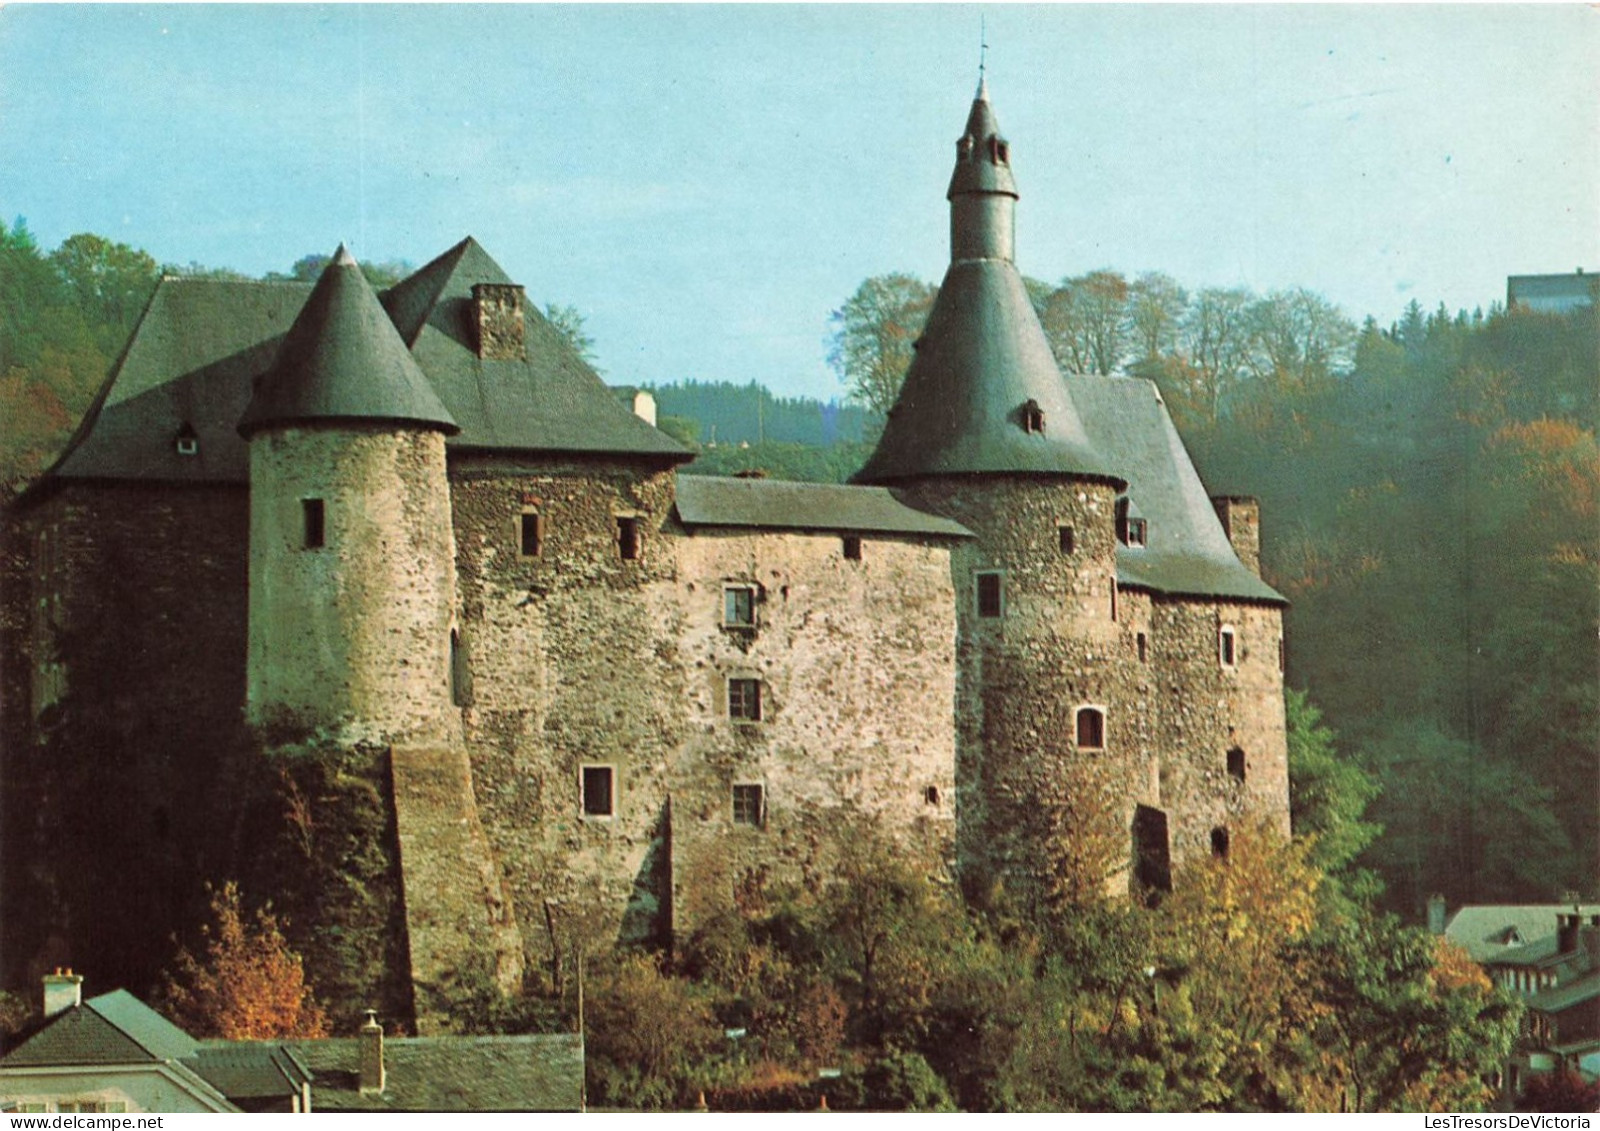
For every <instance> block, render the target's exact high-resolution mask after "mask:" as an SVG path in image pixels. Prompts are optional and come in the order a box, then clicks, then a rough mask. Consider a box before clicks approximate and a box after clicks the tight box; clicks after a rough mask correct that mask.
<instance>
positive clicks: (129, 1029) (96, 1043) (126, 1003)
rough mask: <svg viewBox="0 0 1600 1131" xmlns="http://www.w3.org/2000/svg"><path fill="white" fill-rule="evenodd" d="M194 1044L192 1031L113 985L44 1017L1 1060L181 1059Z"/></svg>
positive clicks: (22, 1063) (10, 1063)
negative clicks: (66, 1008) (175, 1023)
mask: <svg viewBox="0 0 1600 1131" xmlns="http://www.w3.org/2000/svg"><path fill="white" fill-rule="evenodd" d="M197 1047H198V1046H197V1044H196V1042H195V1040H194V1038H193V1037H191V1036H189V1034H187V1033H185V1032H184V1031H183V1030H182V1029H180V1028H178V1027H177V1026H176V1025H174V1024H173V1023H172V1022H170V1021H168V1020H167V1019H166V1018H165V1017H163V1016H161V1014H159V1013H157V1012H156V1011H155V1010H153V1009H151V1008H150V1007H149V1006H148V1005H146V1004H144V1002H142V1001H140V1000H139V999H138V998H136V997H134V996H133V995H132V994H130V993H128V991H126V990H113V991H112V992H111V993H108V994H101V995H99V996H98V997H92V998H90V999H89V1000H88V1001H86V1002H84V1003H83V1004H82V1005H78V1006H74V1007H73V1008H71V1009H68V1010H64V1011H63V1012H61V1013H58V1014H56V1015H55V1016H54V1017H51V1018H48V1019H46V1020H45V1021H44V1022H43V1024H42V1026H41V1028H40V1029H39V1030H38V1031H37V1032H35V1033H34V1034H33V1036H31V1037H29V1038H28V1039H27V1040H25V1041H23V1042H22V1044H20V1045H18V1046H17V1047H16V1048H14V1049H12V1050H11V1052H10V1053H8V1054H7V1055H6V1056H5V1057H4V1059H0V1065H3V1066H4V1067H6V1068H22V1067H33V1066H48V1065H66V1064H74V1065H75V1064H139V1063H153V1062H159V1061H166V1060H177V1059H180V1058H182V1057H185V1056H188V1055H190V1054H191V1053H193V1052H194V1051H195V1049H196V1048H197Z"/></svg>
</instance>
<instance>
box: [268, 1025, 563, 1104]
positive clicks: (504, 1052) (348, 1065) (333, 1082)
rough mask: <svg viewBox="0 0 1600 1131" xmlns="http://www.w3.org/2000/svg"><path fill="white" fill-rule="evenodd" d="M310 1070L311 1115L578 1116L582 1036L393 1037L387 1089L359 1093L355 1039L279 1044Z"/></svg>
mask: <svg viewBox="0 0 1600 1131" xmlns="http://www.w3.org/2000/svg"><path fill="white" fill-rule="evenodd" d="M282 1043H283V1045H284V1047H285V1048H287V1049H289V1050H290V1051H291V1052H293V1053H294V1055H295V1056H296V1057H297V1058H298V1059H299V1060H300V1061H301V1062H302V1063H303V1064H305V1065H306V1067H307V1068H309V1069H310V1071H311V1074H312V1077H313V1083H312V1086H311V1109H312V1111H314V1112H315V1111H578V1110H579V1109H580V1108H581V1106H582V1102H583V1038H582V1037H579V1036H578V1035H576V1034H543V1035H536V1036H515V1037H392V1038H389V1039H387V1040H385V1041H384V1043H383V1059H384V1068H385V1083H384V1090H383V1092H382V1094H380V1095H363V1094H362V1093H361V1090H360V1086H359V1085H360V1066H361V1041H360V1038H357V1037H344V1038H333V1039H329V1040H317V1041H284V1042H282Z"/></svg>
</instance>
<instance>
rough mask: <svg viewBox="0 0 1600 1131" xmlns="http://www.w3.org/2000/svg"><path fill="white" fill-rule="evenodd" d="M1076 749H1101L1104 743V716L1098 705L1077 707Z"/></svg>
mask: <svg viewBox="0 0 1600 1131" xmlns="http://www.w3.org/2000/svg"><path fill="white" fill-rule="evenodd" d="M1077 731H1078V733H1077V736H1076V737H1077V739H1078V749H1080V750H1103V749H1105V745H1106V716H1105V712H1104V711H1101V710H1100V709H1099V708H1098V707H1079V708H1078V726H1077Z"/></svg>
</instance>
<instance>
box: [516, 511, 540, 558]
mask: <svg viewBox="0 0 1600 1131" xmlns="http://www.w3.org/2000/svg"><path fill="white" fill-rule="evenodd" d="M518 539H519V543H520V552H521V554H522V556H523V557H525V558H537V557H539V556H540V555H542V554H543V553H544V515H542V514H540V513H539V512H538V511H528V512H526V513H525V514H523V515H522V516H521V521H520V523H519V526H518Z"/></svg>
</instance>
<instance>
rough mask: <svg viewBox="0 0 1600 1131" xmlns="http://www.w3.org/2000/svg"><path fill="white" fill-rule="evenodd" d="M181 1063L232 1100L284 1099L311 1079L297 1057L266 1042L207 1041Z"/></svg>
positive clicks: (276, 1045) (309, 1071)
mask: <svg viewBox="0 0 1600 1131" xmlns="http://www.w3.org/2000/svg"><path fill="white" fill-rule="evenodd" d="M183 1063H184V1064H185V1065H186V1066H188V1067H189V1068H191V1069H193V1070H194V1072H195V1074H196V1075H198V1076H200V1077H201V1078H202V1079H204V1080H205V1081H206V1082H207V1083H208V1084H210V1085H211V1086H212V1087H214V1088H216V1089H217V1091H219V1092H221V1093H222V1094H223V1095H225V1096H227V1097H228V1099H230V1100H232V1101H234V1102H235V1103H237V1102H238V1101H240V1100H275V1099H286V1098H288V1097H290V1096H295V1095H298V1094H299V1092H300V1086H301V1085H302V1084H305V1083H310V1082H311V1081H312V1079H313V1076H312V1073H311V1070H310V1068H308V1067H307V1066H306V1065H305V1064H304V1063H302V1062H301V1060H300V1058H299V1057H297V1056H296V1055H295V1054H294V1053H292V1052H291V1051H290V1050H289V1049H287V1048H285V1047H284V1046H283V1045H281V1044H273V1043H267V1042H255V1041H207V1042H204V1043H202V1044H201V1046H200V1047H199V1048H198V1049H196V1050H195V1052H194V1053H193V1054H192V1055H190V1056H188V1057H185V1058H184V1061H183Z"/></svg>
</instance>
